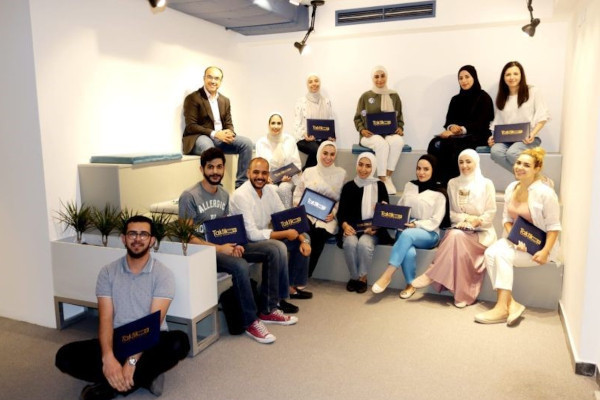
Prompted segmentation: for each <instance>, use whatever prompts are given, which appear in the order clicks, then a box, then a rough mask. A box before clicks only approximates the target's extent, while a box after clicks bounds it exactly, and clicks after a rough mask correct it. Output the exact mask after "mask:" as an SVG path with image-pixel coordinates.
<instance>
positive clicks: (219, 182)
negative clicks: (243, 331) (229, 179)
mask: <svg viewBox="0 0 600 400" xmlns="http://www.w3.org/2000/svg"><path fill="white" fill-rule="evenodd" d="M215 176H218V177H219V180H218V181H216V182H215V181H214V180H212V178H213V177H215ZM206 180H207V181H208V183H210V184H211V185H214V186H217V185H220V184H221V181H222V180H223V175H218V174H213V175H209V176H207V177H206Z"/></svg>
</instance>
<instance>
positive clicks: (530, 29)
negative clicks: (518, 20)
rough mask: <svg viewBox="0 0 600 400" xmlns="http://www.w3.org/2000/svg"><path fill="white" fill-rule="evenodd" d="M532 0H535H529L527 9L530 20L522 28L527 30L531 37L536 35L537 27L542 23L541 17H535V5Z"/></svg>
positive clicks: (524, 30)
mask: <svg viewBox="0 0 600 400" xmlns="http://www.w3.org/2000/svg"><path fill="white" fill-rule="evenodd" d="M532 2H533V0H527V9H528V10H529V17H530V21H529V23H528V24H527V25H525V26H524V27H523V28H521V29H522V30H523V32H525V33H526V34H528V35H529V36H531V37H533V35H535V28H537V26H538V25H539V24H540V19H539V18H533V7H532V6H531V3H532Z"/></svg>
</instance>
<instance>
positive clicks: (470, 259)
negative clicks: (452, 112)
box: [413, 149, 496, 308]
mask: <svg viewBox="0 0 600 400" xmlns="http://www.w3.org/2000/svg"><path fill="white" fill-rule="evenodd" d="M458 166H459V169H460V176H458V177H457V178H453V179H450V182H448V197H449V199H450V222H451V223H452V224H453V225H454V226H455V227H456V228H458V229H450V230H448V231H447V232H446V234H445V235H444V238H443V239H442V241H441V242H440V245H439V248H438V250H437V252H436V254H435V258H434V259H433V262H432V263H431V265H430V266H429V268H428V269H427V271H426V272H425V273H424V274H423V275H421V276H419V277H417V279H415V280H414V281H413V286H414V287H415V288H417V289H419V288H423V287H426V286H427V285H429V284H431V283H433V284H434V286H435V287H436V289H437V290H438V291H440V292H441V291H442V290H443V289H448V290H450V291H451V292H452V293H454V305H455V306H456V307H458V308H463V307H465V306H467V305H471V304H473V303H474V302H475V300H477V296H479V291H480V290H481V283H482V282H483V274H482V272H483V270H484V269H485V265H484V263H483V253H484V252H485V249H486V248H487V247H488V246H489V245H490V244H492V243H494V242H495V241H496V230H495V229H494V226H493V225H492V222H493V220H494V215H495V214H496V189H494V184H493V183H492V181H491V180H489V179H487V178H484V177H483V175H481V169H480V168H479V155H478V154H477V152H475V150H472V149H467V150H463V151H462V152H461V153H460V156H459V157H458Z"/></svg>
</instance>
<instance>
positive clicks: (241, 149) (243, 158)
mask: <svg viewBox="0 0 600 400" xmlns="http://www.w3.org/2000/svg"><path fill="white" fill-rule="evenodd" d="M211 147H218V148H220V149H221V150H223V153H225V154H237V155H238V165H237V174H236V177H235V187H236V189H237V188H238V187H240V186H241V184H242V183H244V182H245V181H246V179H248V178H247V176H246V170H247V169H248V164H250V160H251V159H252V147H253V144H252V140H250V139H248V138H247V137H244V136H236V137H235V140H234V141H233V143H232V144H227V143H224V142H222V141H220V140H219V139H216V138H215V139H211V138H210V136H206V135H200V136H198V138H197V139H196V144H195V146H194V149H193V150H192V153H193V154H197V155H200V154H202V152H203V151H204V150H207V149H210V148H211Z"/></svg>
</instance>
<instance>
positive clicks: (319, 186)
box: [292, 140, 346, 298]
mask: <svg viewBox="0 0 600 400" xmlns="http://www.w3.org/2000/svg"><path fill="white" fill-rule="evenodd" d="M336 154H337V146H336V145H335V143H334V142H331V141H329V140H326V141H324V142H323V143H321V145H320V146H319V150H318V151H317V166H316V167H310V168H306V169H305V170H304V172H303V173H302V176H301V177H300V180H299V182H298V186H296V189H295V190H294V205H298V203H300V200H301V198H302V194H303V193H304V190H305V189H312V190H314V191H315V192H317V193H320V194H322V195H324V196H327V197H329V198H330V199H333V200H335V201H336V203H335V206H334V207H333V210H332V211H331V213H330V214H329V215H327V218H326V219H325V221H321V220H318V219H316V218H314V217H312V216H310V215H309V216H308V219H309V222H310V232H309V235H310V240H311V248H312V251H311V253H310V262H309V267H308V276H312V274H313V271H314V270H315V267H316V266H317V262H318V261H319V257H320V256H321V252H322V251H323V248H324V247H325V242H326V241H327V239H329V237H330V236H332V235H335V234H336V233H337V230H338V225H337V221H336V219H335V216H336V214H337V210H338V206H339V200H340V194H341V192H342V186H343V185H344V180H345V178H346V171H345V170H344V169H343V168H340V167H336V166H335V157H336ZM292 298H294V297H293V296H292Z"/></svg>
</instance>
